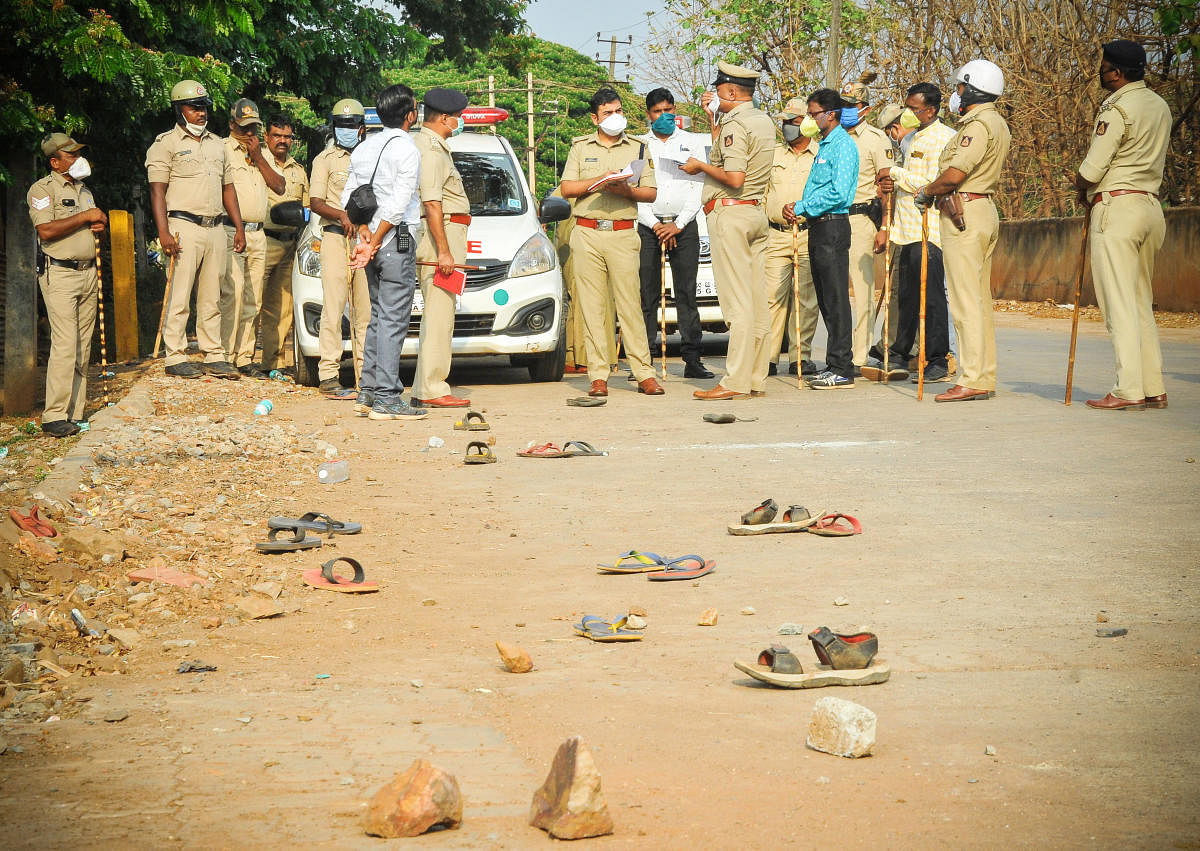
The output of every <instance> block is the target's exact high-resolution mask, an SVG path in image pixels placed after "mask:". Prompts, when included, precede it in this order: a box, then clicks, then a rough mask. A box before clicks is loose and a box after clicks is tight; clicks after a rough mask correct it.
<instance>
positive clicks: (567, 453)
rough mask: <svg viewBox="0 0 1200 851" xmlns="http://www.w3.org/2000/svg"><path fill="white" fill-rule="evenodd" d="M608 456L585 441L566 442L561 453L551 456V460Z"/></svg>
mask: <svg viewBox="0 0 1200 851" xmlns="http://www.w3.org/2000/svg"><path fill="white" fill-rule="evenodd" d="M605 455H608V453H607V452H604V451H602V450H599V449H597V448H596V447H594V446H592V444H590V443H588V442H587V441H585V440H568V441H567V442H566V443H564V444H563V448H562V453H561V454H559V455H551V456H549V457H551V458H599V457H601V456H605Z"/></svg>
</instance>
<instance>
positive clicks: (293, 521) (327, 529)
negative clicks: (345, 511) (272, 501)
mask: <svg viewBox="0 0 1200 851" xmlns="http://www.w3.org/2000/svg"><path fill="white" fill-rule="evenodd" d="M267 528H268V529H284V530H287V529H304V530H306V531H309V532H320V533H321V534H323V535H330V536H332V535H357V534H358V533H359V532H361V531H362V524H361V523H343V522H341V521H340V520H334V519H333V518H332V517H330V516H329V515H328V514H321V513H320V512H318V511H309V512H308V513H307V514H302V515H301V516H299V517H272V518H271V519H270V520H268V521H267Z"/></svg>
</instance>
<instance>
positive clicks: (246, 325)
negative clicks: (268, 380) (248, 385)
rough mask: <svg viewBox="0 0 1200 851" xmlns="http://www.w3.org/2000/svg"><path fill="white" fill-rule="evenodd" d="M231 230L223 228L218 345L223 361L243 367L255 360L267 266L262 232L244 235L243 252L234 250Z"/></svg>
mask: <svg viewBox="0 0 1200 851" xmlns="http://www.w3.org/2000/svg"><path fill="white" fill-rule="evenodd" d="M235 233H236V231H234V229H233V228H231V227H228V226H226V228H225V250H226V252H227V254H226V256H227V258H228V259H227V260H226V263H225V273H224V274H223V275H222V276H221V297H220V300H219V302H218V304H219V305H220V309H221V345H222V346H224V348H225V360H227V361H229V363H231V364H233V365H234V366H246V365H247V364H249V363H250V362H251V361H253V360H254V343H255V334H256V332H257V330H258V309H259V306H260V305H261V304H262V291H263V273H264V272H265V271H266V262H267V237H266V234H264V233H263V232H262V228H256V229H254V230H248V231H246V250H245V251H243V252H242V253H241V254H238V253H237V252H235V251H234V250H233V236H234V234H235Z"/></svg>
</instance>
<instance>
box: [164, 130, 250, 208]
mask: <svg viewBox="0 0 1200 851" xmlns="http://www.w3.org/2000/svg"><path fill="white" fill-rule="evenodd" d="M146 176H147V177H148V178H149V180H150V182H151V183H165V184H167V212H171V211H172V210H181V211H183V212H185V213H191V214H192V215H193V216H220V215H224V213H225V204H224V202H223V201H222V199H221V189H222V187H223V186H225V185H227V184H232V183H233V177H234V175H233V169H232V167H231V163H230V162H229V158H228V157H226V156H225V145H224V144H223V143H222V140H221V139H220V138H219V137H217V136H214V135H213V134H212V133H210V132H208V131H207V130H205V131H204V135H203V136H201V137H200V138H199V139H197V138H195V137H194V136H191V135H189V134H188V132H187V131H186V130H184V129H183V128H182V127H180V126H179V125H178V124H176V125H175V126H174V127H172V128H171V129H170V130H168V131H167V132H166V133H162V134H160V135H159V137H158V138H157V139H155V140H154V144H152V145H151V146H150V150H148V151H146Z"/></svg>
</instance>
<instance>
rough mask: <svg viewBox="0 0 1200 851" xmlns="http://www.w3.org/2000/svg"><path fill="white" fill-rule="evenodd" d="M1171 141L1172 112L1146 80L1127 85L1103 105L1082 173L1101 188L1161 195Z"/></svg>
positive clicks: (1095, 191) (1108, 98) (1109, 190)
mask: <svg viewBox="0 0 1200 851" xmlns="http://www.w3.org/2000/svg"><path fill="white" fill-rule="evenodd" d="M1170 138H1171V109H1170V107H1168V106H1167V102H1166V101H1164V100H1163V99H1162V98H1161V97H1159V96H1158V95H1156V94H1155V93H1154V92H1153V91H1151V90H1150V89H1148V88H1146V84H1145V82H1144V81H1142V80H1138V81H1137V82H1136V83H1126V84H1125V85H1124V86H1122V87H1121V88H1119V89H1117V90H1116V91H1115V92H1113V93H1112V94H1111V95H1109V96H1108V97H1107V98H1106V99H1105V100H1104V103H1102V104H1100V113H1099V114H1098V115H1097V116H1096V127H1095V129H1093V131H1092V143H1091V146H1090V147H1089V148H1088V152H1087V156H1086V157H1085V158H1084V160H1083V162H1082V163H1081V164H1080V166H1079V173H1080V174H1081V175H1083V178H1084V179H1085V180H1088V181H1090V182H1092V183H1094V184H1096V186H1095V187H1094V188H1093V192H1092V194H1091V195H1090V196H1089V197H1095V194H1096V193H1098V192H1111V191H1112V190H1114V189H1139V190H1141V191H1142V192H1150V193H1152V194H1155V195H1157V194H1158V191H1159V190H1160V189H1161V188H1162V179H1163V165H1164V164H1165V163H1166V160H1167V143H1168V142H1169V141H1170Z"/></svg>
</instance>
